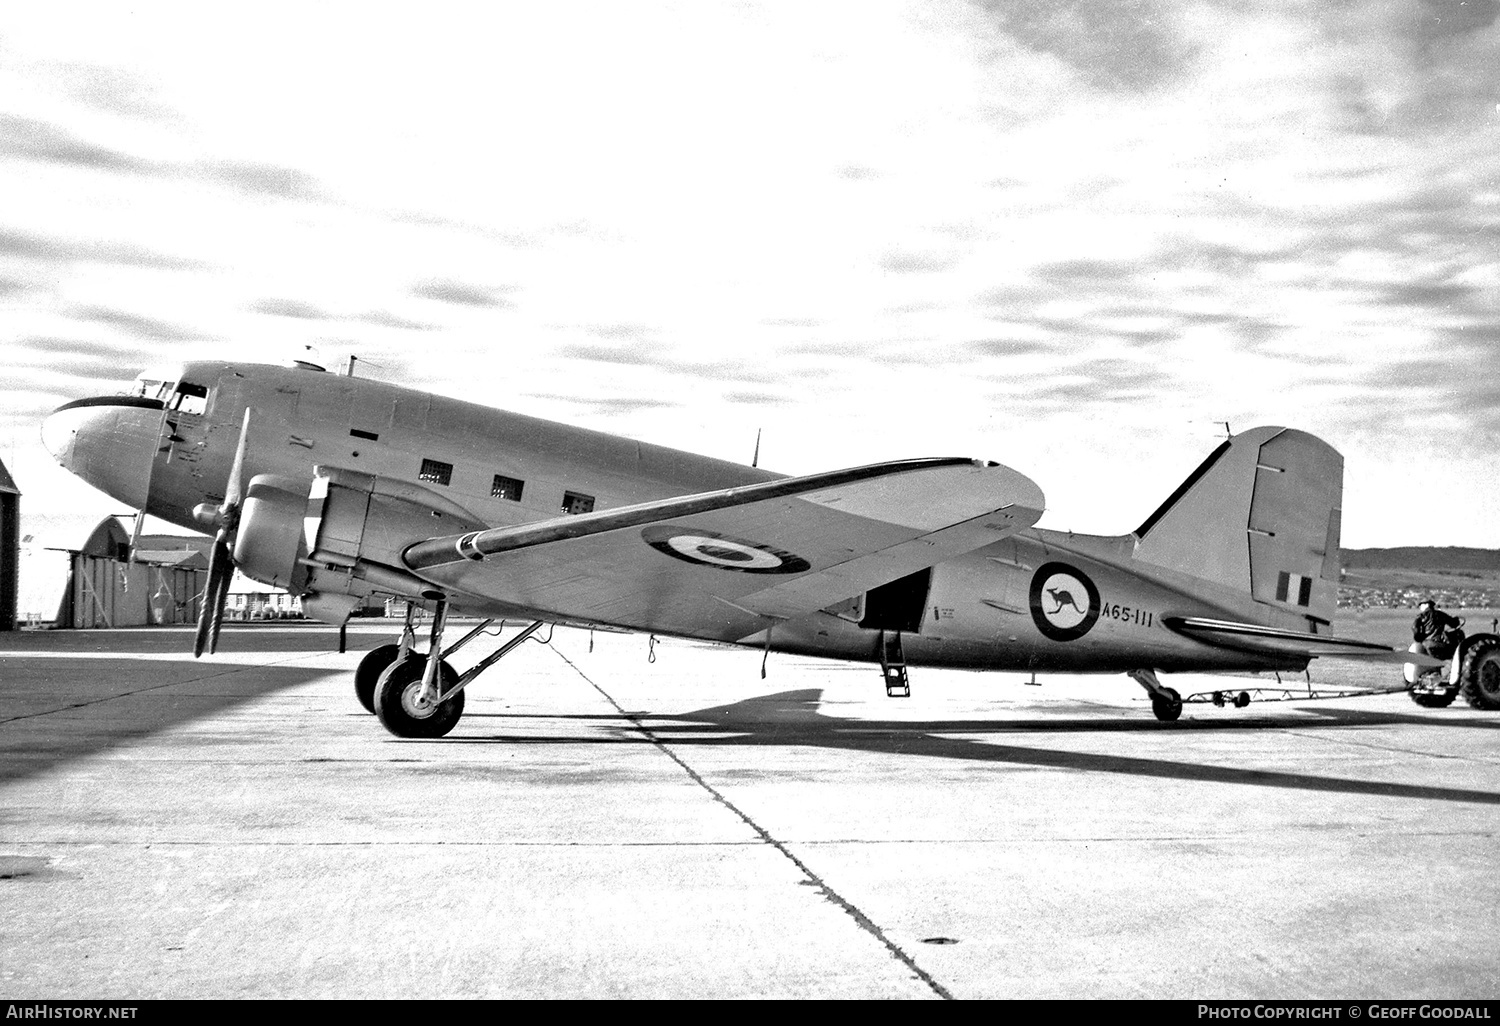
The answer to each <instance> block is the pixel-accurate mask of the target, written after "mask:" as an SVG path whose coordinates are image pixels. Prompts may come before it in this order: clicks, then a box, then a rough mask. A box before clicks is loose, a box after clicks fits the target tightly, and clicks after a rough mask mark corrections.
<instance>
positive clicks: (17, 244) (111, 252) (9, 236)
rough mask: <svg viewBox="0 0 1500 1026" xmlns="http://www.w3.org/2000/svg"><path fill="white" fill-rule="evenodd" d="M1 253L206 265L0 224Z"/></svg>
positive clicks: (142, 264) (166, 267) (71, 259)
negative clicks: (8, 227)
mask: <svg viewBox="0 0 1500 1026" xmlns="http://www.w3.org/2000/svg"><path fill="white" fill-rule="evenodd" d="M0 255H8V256H15V257H24V258H29V259H35V260H42V261H46V262H53V263H67V262H74V261H76V262H86V263H100V264H125V265H129V266H134V267H150V268H157V269H161V270H197V269H202V268H205V267H207V266H208V265H207V264H204V263H202V262H200V261H197V260H188V259H184V258H181V257H174V256H168V255H166V254H164V253H156V252H152V251H151V250H148V249H142V248H140V247H138V246H134V245H130V244H128V243H117V242H109V241H104V240H99V239H63V238H55V237H54V238H44V237H42V236H39V235H31V234H27V233H25V232H18V231H10V230H7V229H4V228H0Z"/></svg>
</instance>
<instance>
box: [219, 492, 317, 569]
mask: <svg viewBox="0 0 1500 1026" xmlns="http://www.w3.org/2000/svg"><path fill="white" fill-rule="evenodd" d="M306 515H307V483H306V482H304V481H298V480H297V479H296V478H291V477H283V476H281V475H279V474H256V475H255V476H254V477H252V478H251V479H250V486H249V488H247V489H246V491H245V499H244V504H243V506H242V507H241V509H240V526H239V530H238V532H237V533H236V535H235V540H234V562H235V565H236V566H238V567H239V568H240V569H241V570H242V571H243V572H244V573H245V574H246V576H248V577H253V578H254V579H255V580H257V581H263V582H265V583H266V584H270V585H274V586H275V587H278V588H285V589H287V590H288V591H291V592H296V593H301V592H304V591H306V590H307V581H308V572H307V567H306V566H304V565H303V564H302V563H301V560H302V558H303V557H305V556H306V555H307V548H306V545H305V544H304V542H303V538H302V522H303V518H304V517H305V516H306Z"/></svg>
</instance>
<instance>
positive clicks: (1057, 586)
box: [1031, 563, 1099, 641]
mask: <svg viewBox="0 0 1500 1026" xmlns="http://www.w3.org/2000/svg"><path fill="white" fill-rule="evenodd" d="M1031 619H1032V621H1033V622H1034V623H1035V624H1036V629H1037V630H1039V631H1041V632H1042V634H1043V635H1044V636H1045V637H1048V638H1051V639H1052V640H1053V641H1073V640H1075V639H1077V638H1081V637H1083V636H1084V635H1085V634H1087V633H1088V632H1089V630H1090V628H1092V627H1093V626H1094V623H1095V621H1097V620H1098V619H1099V589H1098V588H1096V587H1095V586H1094V582H1093V581H1091V580H1090V579H1089V576H1088V575H1087V574H1085V573H1084V572H1083V571H1082V570H1079V569H1078V568H1077V567H1072V566H1069V565H1068V564H1067V563H1046V564H1044V565H1043V566H1041V567H1040V568H1039V569H1038V570H1037V572H1036V574H1035V576H1033V577H1032V578H1031Z"/></svg>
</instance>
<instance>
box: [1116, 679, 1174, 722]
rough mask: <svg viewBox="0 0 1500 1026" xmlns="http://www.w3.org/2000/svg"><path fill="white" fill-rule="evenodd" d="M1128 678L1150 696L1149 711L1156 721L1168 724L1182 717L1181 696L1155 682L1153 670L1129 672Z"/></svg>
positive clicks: (1157, 681)
mask: <svg viewBox="0 0 1500 1026" xmlns="http://www.w3.org/2000/svg"><path fill="white" fill-rule="evenodd" d="M1129 676H1130V679H1131V680H1133V681H1135V682H1136V683H1137V684H1139V685H1140V686H1141V687H1143V688H1145V689H1146V692H1147V693H1148V694H1149V695H1150V696H1151V711H1152V712H1153V713H1155V714H1156V718H1157V719H1159V720H1161V721H1163V722H1165V723H1169V722H1171V721H1172V720H1175V719H1177V718H1178V717H1180V716H1181V715H1182V696H1181V695H1179V694H1178V693H1177V692H1176V691H1174V690H1173V689H1172V688H1169V687H1166V686H1164V685H1163V684H1162V682H1161V681H1159V680H1157V679H1156V671H1155V670H1131V671H1130V672H1129Z"/></svg>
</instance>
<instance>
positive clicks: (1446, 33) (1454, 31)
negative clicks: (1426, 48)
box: [1416, 0, 1500, 45]
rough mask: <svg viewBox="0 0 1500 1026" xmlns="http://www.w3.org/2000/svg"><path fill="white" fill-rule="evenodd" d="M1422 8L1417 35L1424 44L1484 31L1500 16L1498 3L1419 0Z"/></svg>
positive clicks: (1485, 0) (1489, 1) (1499, 0)
mask: <svg viewBox="0 0 1500 1026" xmlns="http://www.w3.org/2000/svg"><path fill="white" fill-rule="evenodd" d="M1422 6H1423V7H1424V8H1426V10H1425V12H1424V13H1423V16H1422V17H1420V18H1419V19H1418V21H1417V31H1416V35H1417V38H1418V39H1420V40H1421V41H1422V42H1423V44H1424V45H1430V44H1431V43H1433V42H1435V41H1437V40H1441V39H1448V38H1450V37H1453V36H1464V35H1468V34H1469V33H1471V32H1478V31H1480V30H1481V29H1487V28H1489V27H1490V26H1491V25H1493V24H1495V18H1496V16H1497V15H1500V0H1422Z"/></svg>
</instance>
